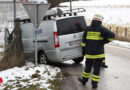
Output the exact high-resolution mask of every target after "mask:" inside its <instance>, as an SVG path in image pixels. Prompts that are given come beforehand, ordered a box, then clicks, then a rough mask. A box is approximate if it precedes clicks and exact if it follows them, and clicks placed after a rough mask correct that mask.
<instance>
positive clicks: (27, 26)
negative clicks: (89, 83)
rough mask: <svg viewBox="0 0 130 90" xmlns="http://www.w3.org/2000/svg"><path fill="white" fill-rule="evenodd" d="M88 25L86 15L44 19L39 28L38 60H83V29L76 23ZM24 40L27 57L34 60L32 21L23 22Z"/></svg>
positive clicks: (45, 61) (41, 61)
mask: <svg viewBox="0 0 130 90" xmlns="http://www.w3.org/2000/svg"><path fill="white" fill-rule="evenodd" d="M77 22H78V23H80V24H81V27H82V28H85V27H86V22H85V19H84V16H62V17H54V18H49V19H44V20H43V21H42V22H41V24H40V26H39V28H38V30H40V34H38V52H37V53H38V62H39V63H45V64H46V63H48V62H62V61H65V60H73V61H74V62H75V63H79V62H81V61H82V60H83V56H82V53H81V52H82V51H81V50H82V49H81V42H82V35H83V31H82V30H80V29H78V28H76V26H75V23H77ZM21 29H22V41H23V47H24V53H25V58H26V59H28V60H34V51H35V49H34V45H35V44H34V43H35V40H34V33H33V32H34V31H33V24H32V23H31V22H21Z"/></svg>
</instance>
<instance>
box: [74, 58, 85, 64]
mask: <svg viewBox="0 0 130 90" xmlns="http://www.w3.org/2000/svg"><path fill="white" fill-rule="evenodd" d="M83 59H84V57H79V58H75V59H73V61H74V62H75V63H80V62H82V61H83Z"/></svg>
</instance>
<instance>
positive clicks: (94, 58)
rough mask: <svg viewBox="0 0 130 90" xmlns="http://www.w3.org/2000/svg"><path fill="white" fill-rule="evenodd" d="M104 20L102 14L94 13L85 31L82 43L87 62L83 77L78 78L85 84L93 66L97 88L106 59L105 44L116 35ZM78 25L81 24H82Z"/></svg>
mask: <svg viewBox="0 0 130 90" xmlns="http://www.w3.org/2000/svg"><path fill="white" fill-rule="evenodd" d="M102 20H103V17H102V16H101V15H99V14H96V15H94V17H93V19H92V22H91V25H90V26H88V27H87V28H86V29H85V31H84V33H83V41H82V44H81V45H82V54H83V55H84V56H85V58H86V62H85V69H84V71H83V73H82V77H78V80H79V82H81V83H82V84H83V85H85V84H86V82H87V81H88V79H89V76H90V73H91V68H92V66H93V68H94V71H93V73H92V81H91V84H92V88H97V87H98V81H99V80H100V68H101V65H102V62H103V60H104V59H105V55H104V45H105V44H106V43H108V42H111V41H112V40H113V39H114V37H115V34H114V33H113V32H111V31H110V30H108V29H106V28H105V27H103V26H102ZM78 25H79V26H80V24H78Z"/></svg>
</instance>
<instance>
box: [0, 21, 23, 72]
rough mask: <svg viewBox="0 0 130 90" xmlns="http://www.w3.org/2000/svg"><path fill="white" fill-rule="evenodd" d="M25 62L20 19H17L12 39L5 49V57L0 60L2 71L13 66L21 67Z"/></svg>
mask: <svg viewBox="0 0 130 90" xmlns="http://www.w3.org/2000/svg"><path fill="white" fill-rule="evenodd" d="M24 64H25V59H24V51H23V45H22V36H21V28H20V20H19V19H17V20H15V28H14V30H13V33H12V39H11V41H10V43H9V45H8V46H7V49H6V50H5V53H4V57H3V58H2V60H1V61H0V71H1V70H5V69H9V68H12V67H20V66H23V65H24Z"/></svg>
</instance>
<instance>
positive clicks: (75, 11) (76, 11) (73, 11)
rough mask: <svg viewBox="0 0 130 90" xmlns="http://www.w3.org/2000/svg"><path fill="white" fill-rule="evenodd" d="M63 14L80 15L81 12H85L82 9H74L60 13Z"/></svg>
mask: <svg viewBox="0 0 130 90" xmlns="http://www.w3.org/2000/svg"><path fill="white" fill-rule="evenodd" d="M62 12H63V13H81V12H86V10H85V9H84V8H76V9H72V10H71V11H70V10H64V11H62Z"/></svg>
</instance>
